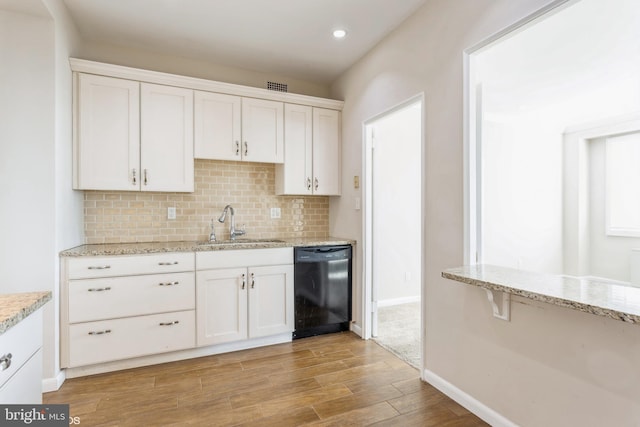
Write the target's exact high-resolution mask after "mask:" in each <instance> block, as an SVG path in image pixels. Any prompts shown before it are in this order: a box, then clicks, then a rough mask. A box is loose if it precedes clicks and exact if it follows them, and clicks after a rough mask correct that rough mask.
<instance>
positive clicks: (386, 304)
mask: <svg viewBox="0 0 640 427" xmlns="http://www.w3.org/2000/svg"><path fill="white" fill-rule="evenodd" d="M410 302H420V295H416V296H413V297H402V298H393V299H385V300H380V301H378V307H390V306H392V305H400V304H408V303H410Z"/></svg>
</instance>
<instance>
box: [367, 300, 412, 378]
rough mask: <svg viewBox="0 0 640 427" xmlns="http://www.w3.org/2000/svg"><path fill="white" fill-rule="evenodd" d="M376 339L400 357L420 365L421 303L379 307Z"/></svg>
mask: <svg viewBox="0 0 640 427" xmlns="http://www.w3.org/2000/svg"><path fill="white" fill-rule="evenodd" d="M374 340H375V341H376V342H377V343H378V344H380V345H381V346H382V347H384V348H386V349H387V350H389V351H390V352H391V353H393V354H395V355H396V356H398V357H399V358H400V359H402V360H404V361H405V362H407V363H409V364H410V365H412V366H414V367H415V368H418V369H419V367H420V303H419V302H412V303H407V304H399V305H392V306H388V307H379V308H378V336H377V337H375V338H374Z"/></svg>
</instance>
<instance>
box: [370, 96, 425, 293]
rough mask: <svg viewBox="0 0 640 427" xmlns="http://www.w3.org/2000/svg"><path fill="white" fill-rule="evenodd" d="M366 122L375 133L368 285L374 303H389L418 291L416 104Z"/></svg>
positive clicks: (418, 140)
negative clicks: (373, 291)
mask: <svg viewBox="0 0 640 427" xmlns="http://www.w3.org/2000/svg"><path fill="white" fill-rule="evenodd" d="M371 126H372V127H373V132H374V133H375V149H374V152H373V176H374V180H375V185H374V188H373V192H374V194H373V205H374V206H373V210H374V214H373V233H374V236H375V237H374V247H373V282H374V284H373V286H374V288H375V289H376V291H377V298H376V299H377V301H378V304H379V305H385V304H387V305H389V304H394V303H398V302H401V301H403V300H407V299H411V298H414V299H415V298H419V297H420V205H421V194H420V180H421V175H420V167H421V162H420V143H421V126H422V124H421V108H420V104H419V103H417V104H412V105H411V106H409V107H405V108H402V109H401V110H399V111H395V112H393V113H391V114H389V115H386V116H384V117H382V118H380V119H379V120H376V121H375V122H374V123H372V124H371ZM405 302H406V301H405Z"/></svg>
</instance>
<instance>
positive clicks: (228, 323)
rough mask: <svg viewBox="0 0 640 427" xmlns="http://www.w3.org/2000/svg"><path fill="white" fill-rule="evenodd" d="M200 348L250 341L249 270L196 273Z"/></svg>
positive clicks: (236, 269) (198, 341)
mask: <svg viewBox="0 0 640 427" xmlns="http://www.w3.org/2000/svg"><path fill="white" fill-rule="evenodd" d="M196 313H197V322H196V323H197V328H196V330H197V334H196V337H197V345H198V346H205V345H211V344H220V343H225V342H231V341H239V340H243V339H246V338H247V269H246V268H227V269H219V270H204V271H198V272H197V273H196Z"/></svg>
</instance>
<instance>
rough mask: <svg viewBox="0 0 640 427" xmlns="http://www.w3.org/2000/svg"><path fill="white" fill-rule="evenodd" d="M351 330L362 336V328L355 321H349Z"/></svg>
mask: <svg viewBox="0 0 640 427" xmlns="http://www.w3.org/2000/svg"><path fill="white" fill-rule="evenodd" d="M349 329H351V332H353V333H354V334H356V335H357V336H359V337H360V338H362V328H361V327H360V325H358V324H357V323H354V322H351V326H350V327H349Z"/></svg>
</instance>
